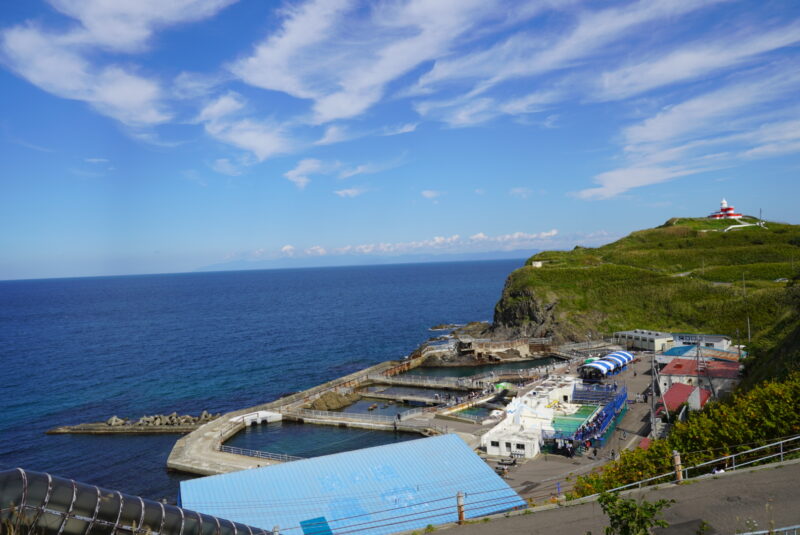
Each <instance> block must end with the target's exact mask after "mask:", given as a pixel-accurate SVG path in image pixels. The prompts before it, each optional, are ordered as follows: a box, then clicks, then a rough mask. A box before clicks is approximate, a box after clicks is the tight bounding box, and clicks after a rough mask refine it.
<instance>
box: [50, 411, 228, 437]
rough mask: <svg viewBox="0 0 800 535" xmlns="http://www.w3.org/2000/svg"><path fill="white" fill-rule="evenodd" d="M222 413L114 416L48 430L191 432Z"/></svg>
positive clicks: (102, 433) (62, 432)
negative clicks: (136, 417) (136, 416)
mask: <svg viewBox="0 0 800 535" xmlns="http://www.w3.org/2000/svg"><path fill="white" fill-rule="evenodd" d="M219 416H220V413H217V414H211V413H209V412H208V411H203V412H201V413H200V415H199V416H191V415H189V414H183V415H179V414H178V413H177V412H173V413H172V414H155V415H152V416H142V417H141V418H139V419H138V420H134V419H130V418H119V417H117V416H116V415H115V416H112V417H111V418H109V419H108V420H106V421H105V422H91V423H85V424H78V425H65V426H61V427H56V428H55V429H51V430H49V431H47V434H48V435H60V434H70V433H72V434H89V435H110V434H117V433H143V434H148V433H191V432H192V431H194V430H195V429H197V428H198V427H200V426H201V425H204V424H207V423H208V422H211V421H213V420H215V419H217V418H219Z"/></svg>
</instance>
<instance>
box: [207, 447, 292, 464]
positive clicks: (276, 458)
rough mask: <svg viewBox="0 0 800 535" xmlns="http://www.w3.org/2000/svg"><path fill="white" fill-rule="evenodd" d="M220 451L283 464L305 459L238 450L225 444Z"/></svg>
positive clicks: (281, 454) (282, 454)
mask: <svg viewBox="0 0 800 535" xmlns="http://www.w3.org/2000/svg"><path fill="white" fill-rule="evenodd" d="M219 451H222V452H225V453H233V454H235V455H246V456H247V457H258V458H259V459H269V460H270V461H280V462H283V463H285V462H289V461H301V460H303V457H295V456H294V455H287V454H285V453H270V452H268V451H261V450H249V449H247V448H237V447H235V446H226V445H224V444H222V445H221V446H220V447H219Z"/></svg>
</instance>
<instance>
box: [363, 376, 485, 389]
mask: <svg viewBox="0 0 800 535" xmlns="http://www.w3.org/2000/svg"><path fill="white" fill-rule="evenodd" d="M368 379H369V380H371V381H375V382H377V383H386V384H396V385H412V386H449V387H463V388H469V383H470V381H469V380H464V379H453V378H444V377H432V376H429V375H406V376H403V377H398V376H396V375H395V376H392V377H385V376H383V375H379V374H371V375H369V377H368ZM470 379H471V378H470Z"/></svg>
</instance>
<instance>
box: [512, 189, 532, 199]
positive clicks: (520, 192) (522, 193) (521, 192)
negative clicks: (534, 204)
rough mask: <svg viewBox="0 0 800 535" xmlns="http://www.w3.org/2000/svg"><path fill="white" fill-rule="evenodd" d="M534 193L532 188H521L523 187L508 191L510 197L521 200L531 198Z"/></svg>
mask: <svg viewBox="0 0 800 535" xmlns="http://www.w3.org/2000/svg"><path fill="white" fill-rule="evenodd" d="M532 193H533V190H531V189H530V188H521V187H520V188H511V189H510V190H509V191H508V194H509V195H511V196H512V197H519V198H520V199H527V198H528V197H530V196H531V194H532Z"/></svg>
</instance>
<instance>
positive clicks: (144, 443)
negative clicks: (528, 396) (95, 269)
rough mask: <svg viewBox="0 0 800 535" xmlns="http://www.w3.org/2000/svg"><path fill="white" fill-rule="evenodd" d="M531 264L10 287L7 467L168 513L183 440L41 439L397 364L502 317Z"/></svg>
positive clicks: (5, 339)
mask: <svg viewBox="0 0 800 535" xmlns="http://www.w3.org/2000/svg"><path fill="white" fill-rule="evenodd" d="M520 265H522V260H500V261H480V262H450V263H430V264H404V265H385V266H358V267H336V268H310V269H282V270H261V271H237V272H215V273H185V274H170V275H140V276H122V277H92V278H74V279H44V280H27V281H0V370H2V374H1V375H2V380H0V470H4V469H8V468H14V467H17V466H19V467H22V468H26V469H29V470H37V471H45V472H50V473H52V474H54V475H58V476H62V477H68V478H72V479H75V480H78V481H82V482H85V483H90V484H95V485H99V486H104V487H107V488H111V489H117V490H120V491H122V492H126V493H129V494H134V495H141V496H143V497H146V498H151V499H161V498H167V499H169V500H173V499H174V498H175V496H176V495H177V493H178V484H179V481H181V479H184V478H188V477H191V476H189V475H182V474H177V473H171V472H168V471H167V470H166V459H167V456H168V455H169V452H170V450H171V448H172V446H173V444H174V443H175V441H176V440H177V439H178V438H179V435H172V434H168V435H145V436H131V435H117V436H114V435H109V436H91V435H45V431H47V430H48V429H51V428H53V427H57V426H60V425H70V424H77V423H81V422H90V421H104V420H106V419H108V418H109V417H110V416H112V415H117V416H120V417H132V418H138V417H140V416H142V415H145V414H155V413H171V412H173V411H177V412H178V413H179V414H185V413H190V414H194V415H197V414H199V413H200V411H202V410H204V409H205V410H208V411H210V412H227V411H231V410H235V409H241V408H244V407H249V406H252V405H256V404H259V403H264V402H266V401H271V400H273V399H276V398H277V397H279V396H280V395H281V394H284V393H288V392H294V391H297V390H302V389H305V388H309V387H311V386H314V385H317V384H320V383H322V382H325V381H328V380H331V379H334V378H336V377H339V376H342V375H345V374H348V373H351V372H354V371H356V370H359V369H362V368H365V367H367V366H370V365H372V364H375V363H378V362H381V361H384V360H389V359H398V358H401V357H403V356H405V355H407V354H408V353H410V352H411V351H412V350H413V349H414V348H415V347H416V346H417V345H418V344H420V343H421V342H423V341H424V340H426V339H427V338H429V337H432V336H435V335H437V334H438V333H434V332H430V331H429V328H430V327H432V326H433V325H436V324H440V323H466V322H468V321H475V320H486V321H488V320H491V317H492V311H493V307H494V304H495V303H496V302H497V300H498V299H499V297H500V292H501V290H502V287H503V283H504V282H505V279H506V277H507V276H508V274H509V273H510V272H511V271H512V270H514V269H515V268H517V267H519V266H520ZM300 427H303V426H300ZM305 427H306V428H308V427H310V426H305ZM315 427H316V426H315ZM253 433H254V434H253V435H252V437H255V438H258V436H261V435H263V436H265V437H266V438H267V439H269V436H270V434H269V433H266V430H265V429H262V430H260V431H259V430H254V431H253ZM243 438H247V437H243ZM240 440H242V438H240ZM298 440H300V441H303V440H306V441H308V439H307V438H304V437H303V435H302V433H301V434H300V435H299V438H298ZM315 440H316V439H312V442H313V441H315ZM265 449H267V450H269V449H270V448H269V447H267V448H265ZM300 450H301V451H314V450H315V444H309V443H304V444H303V447H302V448H300Z"/></svg>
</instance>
